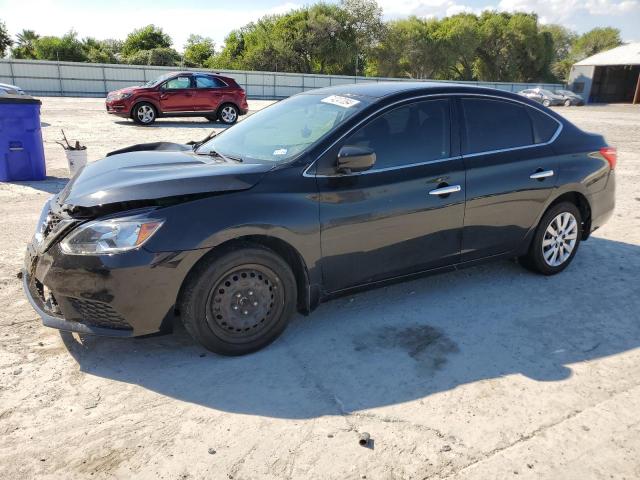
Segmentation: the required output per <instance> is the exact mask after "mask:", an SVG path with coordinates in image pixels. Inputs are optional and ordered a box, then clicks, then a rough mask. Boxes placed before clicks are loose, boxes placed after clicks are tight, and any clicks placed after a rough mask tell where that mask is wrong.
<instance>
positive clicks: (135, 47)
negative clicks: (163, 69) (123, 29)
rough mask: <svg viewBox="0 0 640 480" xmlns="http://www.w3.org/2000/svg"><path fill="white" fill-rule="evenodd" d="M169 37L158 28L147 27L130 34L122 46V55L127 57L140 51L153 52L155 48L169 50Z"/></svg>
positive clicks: (170, 42) (170, 43) (153, 26)
mask: <svg viewBox="0 0 640 480" xmlns="http://www.w3.org/2000/svg"><path fill="white" fill-rule="evenodd" d="M172 43H173V42H172V41H171V37H170V36H169V35H167V34H166V33H164V31H163V30H162V29H161V28H160V27H156V26H155V25H147V26H146V27H142V28H139V29H137V30H134V31H133V32H131V33H130V34H129V35H128V36H127V38H126V40H125V41H124V43H123V44H122V55H123V56H125V57H127V56H129V55H133V54H134V53H137V52H139V51H140V50H153V49H156V48H169V47H171V45H172Z"/></svg>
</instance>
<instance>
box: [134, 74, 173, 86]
mask: <svg viewBox="0 0 640 480" xmlns="http://www.w3.org/2000/svg"><path fill="white" fill-rule="evenodd" d="M173 75H174V74H173V73H165V74H164V75H160V76H159V77H158V78H154V79H153V80H149V81H148V82H147V83H145V84H143V85H142V86H143V87H155V86H156V85H160V84H161V83H162V82H164V81H165V80H166V79H167V78H170V77H171V76H173Z"/></svg>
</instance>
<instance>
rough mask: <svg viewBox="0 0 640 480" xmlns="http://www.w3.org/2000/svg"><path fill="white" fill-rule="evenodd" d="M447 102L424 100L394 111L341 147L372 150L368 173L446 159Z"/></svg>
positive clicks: (448, 116) (360, 130) (447, 141)
mask: <svg viewBox="0 0 640 480" xmlns="http://www.w3.org/2000/svg"><path fill="white" fill-rule="evenodd" d="M449 118H450V112H449V101H448V100H427V101H423V102H416V103H412V104H409V105H405V106H402V107H398V108H395V109H393V110H391V111H389V112H387V113H385V114H383V115H380V116H379V117H377V118H375V119H374V120H372V121H370V122H369V123H367V124H366V125H365V126H363V127H361V128H360V129H359V130H357V131H356V132H354V133H353V134H351V135H350V136H349V137H348V138H347V139H346V140H345V142H344V145H353V146H360V147H366V148H370V149H372V150H373V151H374V152H375V153H376V164H375V166H374V167H373V168H372V170H379V169H383V168H389V167H398V166H403V165H411V164H414V163H423V162H428V161H431V160H440V159H444V158H448V157H449V156H450V148H451V127H450V120H449Z"/></svg>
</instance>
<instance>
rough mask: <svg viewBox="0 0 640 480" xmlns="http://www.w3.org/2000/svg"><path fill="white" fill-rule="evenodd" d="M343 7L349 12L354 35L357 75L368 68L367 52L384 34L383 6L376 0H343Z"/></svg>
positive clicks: (350, 27)
mask: <svg viewBox="0 0 640 480" xmlns="http://www.w3.org/2000/svg"><path fill="white" fill-rule="evenodd" d="M340 5H341V7H342V8H343V9H344V10H345V12H346V13H347V22H348V23H347V28H348V29H350V30H351V33H352V36H353V46H354V56H355V70H354V73H355V74H356V75H358V74H359V72H360V71H361V70H362V71H364V69H365V68H366V65H364V66H363V67H364V68H362V69H361V66H362V64H363V63H365V64H366V59H367V54H368V53H369V52H370V51H371V50H372V49H373V48H374V47H375V46H376V45H377V42H378V40H379V39H380V38H381V37H382V35H383V34H384V29H385V26H384V23H383V22H382V8H380V6H379V5H378V3H377V2H376V0H342V2H341V4H340Z"/></svg>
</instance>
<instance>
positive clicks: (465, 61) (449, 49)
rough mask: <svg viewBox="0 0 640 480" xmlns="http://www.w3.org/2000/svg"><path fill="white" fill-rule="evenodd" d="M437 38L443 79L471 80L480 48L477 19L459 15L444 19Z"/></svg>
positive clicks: (473, 16) (463, 14) (471, 16)
mask: <svg viewBox="0 0 640 480" xmlns="http://www.w3.org/2000/svg"><path fill="white" fill-rule="evenodd" d="M436 35H437V38H438V39H439V40H440V41H441V42H442V48H443V54H444V56H445V60H444V62H443V63H444V64H445V65H446V72H445V73H444V76H443V78H445V79H451V80H473V78H474V72H473V65H474V61H475V59H476V57H477V55H478V48H479V47H480V34H479V32H478V17H477V16H475V15H473V14H468V13H461V14H458V15H453V16H451V17H447V18H444V19H443V20H442V21H441V22H440V25H439V28H438V31H437V34H436Z"/></svg>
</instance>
